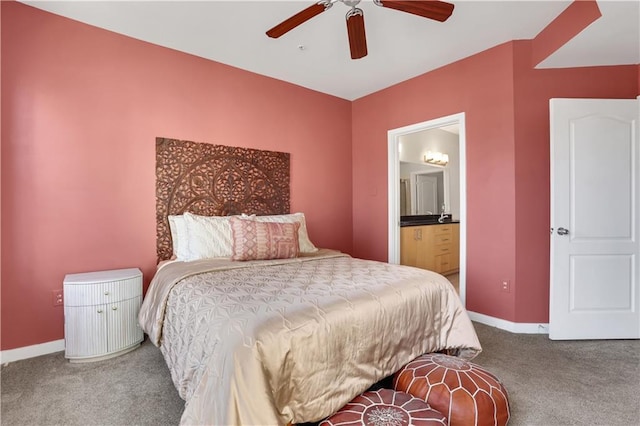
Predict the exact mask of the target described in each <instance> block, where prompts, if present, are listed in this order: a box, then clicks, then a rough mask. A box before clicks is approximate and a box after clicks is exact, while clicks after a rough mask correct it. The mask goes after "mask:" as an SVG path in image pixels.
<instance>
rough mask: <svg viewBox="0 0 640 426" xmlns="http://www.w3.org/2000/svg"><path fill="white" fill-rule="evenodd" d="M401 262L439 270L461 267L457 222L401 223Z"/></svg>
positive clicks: (446, 272) (444, 271) (450, 270)
mask: <svg viewBox="0 0 640 426" xmlns="http://www.w3.org/2000/svg"><path fill="white" fill-rule="evenodd" d="M400 263H401V264H402V265H409V266H416V267H418V268H423V269H429V270H430V271H434V272H438V273H440V274H450V273H453V272H457V271H458V269H459V268H460V225H459V224H457V223H445V224H437V225H419V226H404V227H402V228H401V229H400Z"/></svg>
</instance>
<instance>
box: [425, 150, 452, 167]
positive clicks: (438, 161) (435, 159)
mask: <svg viewBox="0 0 640 426" xmlns="http://www.w3.org/2000/svg"><path fill="white" fill-rule="evenodd" d="M424 162H425V163H429V164H435V165H436V166H446V165H447V163H449V156H448V155H447V154H443V153H441V152H432V151H427V155H425V156H424Z"/></svg>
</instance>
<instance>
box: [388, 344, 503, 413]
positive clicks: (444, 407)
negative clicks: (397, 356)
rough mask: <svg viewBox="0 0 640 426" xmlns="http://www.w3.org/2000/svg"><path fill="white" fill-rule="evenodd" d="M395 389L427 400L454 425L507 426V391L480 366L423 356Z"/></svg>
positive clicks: (397, 381)
mask: <svg viewBox="0 0 640 426" xmlns="http://www.w3.org/2000/svg"><path fill="white" fill-rule="evenodd" d="M393 387H394V388H395V389H396V390H397V391H401V392H407V393H409V394H411V395H413V396H415V397H416V398H420V399H421V400H423V401H426V402H427V403H428V404H429V405H430V406H431V408H433V409H434V410H437V411H439V412H441V413H442V414H444V415H445V416H446V417H447V418H448V419H449V424H450V425H454V426H456V425H476V426H483V425H494V426H502V425H506V424H507V422H508V421H509V416H510V414H509V398H508V395H507V390H506V389H505V388H504V386H503V385H502V383H501V382H500V380H498V378H496V377H495V376H494V375H493V374H491V373H489V372H488V371H486V370H484V369H482V368H481V367H480V366H478V365H476V364H472V363H470V362H466V361H464V360H462V359H460V358H456V357H453V356H449V355H443V354H426V355H422V356H420V357H418V358H416V359H414V360H413V361H411V362H410V363H408V364H407V365H405V366H404V367H403V368H402V369H401V370H400V371H398V372H397V373H396V374H395V375H394V377H393Z"/></svg>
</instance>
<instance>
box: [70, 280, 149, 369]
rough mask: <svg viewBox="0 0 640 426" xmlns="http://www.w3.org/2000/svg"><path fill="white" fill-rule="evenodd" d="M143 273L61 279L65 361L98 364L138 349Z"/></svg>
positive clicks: (140, 337)
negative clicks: (62, 283)
mask: <svg viewBox="0 0 640 426" xmlns="http://www.w3.org/2000/svg"><path fill="white" fill-rule="evenodd" d="M141 303H142V272H140V270H139V269H137V268H132V269H118V270H112V271H100V272H88V273H82V274H69V275H67V276H65V279H64V338H65V357H66V358H68V359H69V360H70V361H73V362H82V361H98V360H101V359H106V358H111V357H114V356H117V355H121V354H123V353H126V352H129V351H131V350H133V349H135V348H136V347H138V346H139V345H140V342H142V338H143V333H142V329H141V328H140V326H139V325H138V312H139V311H140V305H141Z"/></svg>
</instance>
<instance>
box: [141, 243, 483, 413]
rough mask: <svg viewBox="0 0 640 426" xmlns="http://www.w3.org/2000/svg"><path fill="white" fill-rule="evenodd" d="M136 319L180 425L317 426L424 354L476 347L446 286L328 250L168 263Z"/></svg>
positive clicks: (417, 272) (422, 274)
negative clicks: (178, 410)
mask: <svg viewBox="0 0 640 426" xmlns="http://www.w3.org/2000/svg"><path fill="white" fill-rule="evenodd" d="M139 320H140V325H141V326H142V328H143V329H144V331H145V332H146V333H147V334H148V335H149V337H150V339H151V341H152V342H153V343H154V344H155V345H157V346H160V348H161V351H162V353H163V355H164V357H165V360H166V362H167V365H168V366H169V369H170V371H171V377H172V378H173V382H174V384H175V386H176V388H177V389H178V392H179V394H180V396H181V397H182V398H183V399H184V400H185V401H186V404H185V411H184V413H183V415H182V420H181V423H182V424H209V425H213V424H216V425H222V424H225V425H230V424H235V425H250V424H251V425H275V424H281V425H284V424H286V423H289V422H291V423H300V422H310V421H317V420H319V419H322V418H323V417H326V416H328V415H330V414H332V413H334V412H335V411H337V410H338V409H339V408H341V407H342V406H344V405H345V404H346V403H347V402H348V401H349V400H351V399H352V398H353V397H354V396H355V395H357V394H359V393H361V392H363V391H364V390H366V389H367V388H368V387H369V386H370V385H372V384H374V383H376V382H377V381H379V380H381V379H383V378H385V377H387V376H389V375H391V374H393V373H394V372H395V371H397V370H399V369H400V368H401V367H402V366H403V365H404V364H405V363H407V362H409V361H411V360H412V359H414V358H415V357H417V356H419V355H421V354H423V353H427V352H433V351H437V350H441V349H457V350H458V351H457V352H458V355H459V356H461V357H464V358H466V359H470V358H472V357H474V356H475V355H476V354H477V353H479V351H480V350H481V349H480V344H479V342H478V339H477V337H476V334H475V331H474V329H473V326H472V324H471V322H470V320H469V318H468V316H467V314H466V312H465V310H464V308H463V307H462V306H461V303H460V299H459V298H458V296H457V294H456V292H455V290H454V289H453V287H452V286H451V284H450V283H449V282H448V281H447V280H446V278H444V277H442V276H441V275H439V274H436V273H433V272H429V271H425V270H421V269H416V268H411V267H405V266H399V265H390V264H387V263H382V262H374V261H366V260H361V259H355V258H351V257H349V256H347V255H344V254H340V253H337V252H332V251H327V250H322V251H320V252H319V253H318V254H317V255H314V256H306V257H301V258H297V259H290V260H276V261H254V262H231V261H227V260H219V259H218V260H208V261H196V262H188V263H186V262H173V263H169V264H167V265H165V266H163V267H162V268H160V269H159V270H158V272H157V274H156V276H155V277H154V279H153V281H152V282H151V285H150V287H149V290H148V292H147V294H146V296H145V300H144V303H143V305H142V309H141V311H140V316H139Z"/></svg>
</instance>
